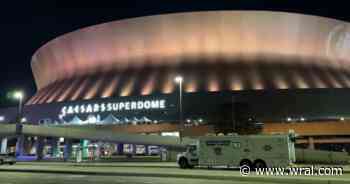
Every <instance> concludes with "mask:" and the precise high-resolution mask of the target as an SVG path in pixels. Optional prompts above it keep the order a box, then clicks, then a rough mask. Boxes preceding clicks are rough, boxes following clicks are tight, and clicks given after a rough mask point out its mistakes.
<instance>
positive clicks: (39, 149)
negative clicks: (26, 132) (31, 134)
mask: <svg viewBox="0 0 350 184" xmlns="http://www.w3.org/2000/svg"><path fill="white" fill-rule="evenodd" d="M35 146H36V156H37V160H42V159H43V158H44V146H45V138H44V137H37V139H36V145H35Z"/></svg>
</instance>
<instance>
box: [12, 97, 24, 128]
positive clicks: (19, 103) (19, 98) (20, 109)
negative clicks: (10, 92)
mask: <svg viewBox="0 0 350 184" xmlns="http://www.w3.org/2000/svg"><path fill="white" fill-rule="evenodd" d="M14 98H15V99H17V100H18V115H17V118H18V120H17V122H18V123H20V122H21V121H22V110H23V107H22V106H23V93H22V92H21V91H16V92H15V93H14Z"/></svg>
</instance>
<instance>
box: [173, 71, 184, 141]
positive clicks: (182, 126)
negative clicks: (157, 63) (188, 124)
mask: <svg viewBox="0 0 350 184" xmlns="http://www.w3.org/2000/svg"><path fill="white" fill-rule="evenodd" d="M182 81H183V78H182V77H181V76H176V77H175V82H176V83H177V84H179V121H180V132H179V133H180V142H182V134H183V131H184V124H183V120H182V119H183V118H182Z"/></svg>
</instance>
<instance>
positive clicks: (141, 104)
mask: <svg viewBox="0 0 350 184" xmlns="http://www.w3.org/2000/svg"><path fill="white" fill-rule="evenodd" d="M137 109H139V110H141V109H143V103H142V102H141V101H138V102H137Z"/></svg>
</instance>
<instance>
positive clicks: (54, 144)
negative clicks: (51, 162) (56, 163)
mask: <svg viewBox="0 0 350 184" xmlns="http://www.w3.org/2000/svg"><path fill="white" fill-rule="evenodd" d="M58 146H59V141H58V138H56V137H53V138H52V139H51V149H52V157H59V153H60V152H59V151H60V150H59V147H58Z"/></svg>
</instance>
